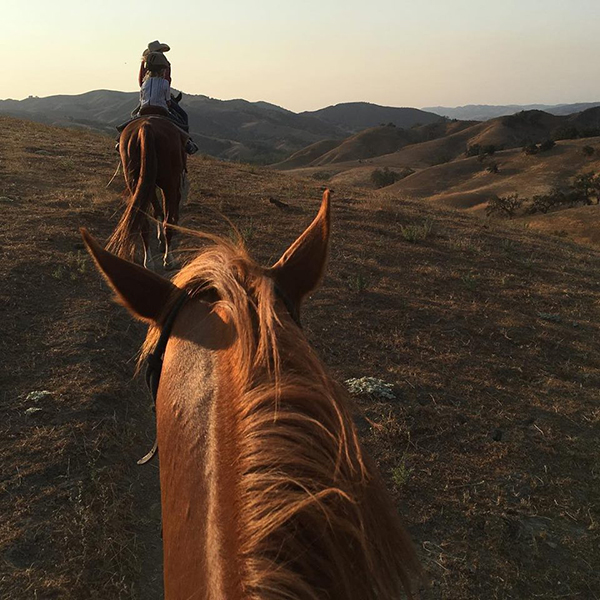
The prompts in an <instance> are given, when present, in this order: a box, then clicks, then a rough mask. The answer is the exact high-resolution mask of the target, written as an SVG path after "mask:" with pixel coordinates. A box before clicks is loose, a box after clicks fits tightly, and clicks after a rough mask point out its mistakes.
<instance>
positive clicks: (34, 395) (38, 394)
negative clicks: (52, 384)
mask: <svg viewBox="0 0 600 600" xmlns="http://www.w3.org/2000/svg"><path fill="white" fill-rule="evenodd" d="M50 396H52V392H50V391H48V390H36V391H33V392H29V394H27V398H26V400H27V402H39V401H40V400H44V399H45V398H49V397H50ZM28 410H29V409H28ZM40 410H41V409H40Z"/></svg>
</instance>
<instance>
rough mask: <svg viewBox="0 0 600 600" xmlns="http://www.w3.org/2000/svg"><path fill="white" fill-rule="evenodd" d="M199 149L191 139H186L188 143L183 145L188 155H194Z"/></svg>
mask: <svg viewBox="0 0 600 600" xmlns="http://www.w3.org/2000/svg"><path fill="white" fill-rule="evenodd" d="M199 149H200V148H198V145H197V144H196V142H194V141H193V140H192V138H188V141H187V142H186V143H185V151H186V152H187V153H188V154H196V152H198V150H199Z"/></svg>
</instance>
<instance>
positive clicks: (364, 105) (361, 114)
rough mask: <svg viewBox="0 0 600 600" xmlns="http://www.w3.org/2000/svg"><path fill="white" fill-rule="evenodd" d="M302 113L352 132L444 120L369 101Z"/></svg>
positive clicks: (416, 110) (407, 126)
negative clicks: (379, 126)
mask: <svg viewBox="0 0 600 600" xmlns="http://www.w3.org/2000/svg"><path fill="white" fill-rule="evenodd" d="M301 114H302V115H306V116H312V117H316V118H318V119H319V120H321V121H324V122H325V123H330V124H331V125H334V126H336V127H339V128H341V129H343V130H345V131H347V132H351V133H356V132H358V131H361V130H362V129H367V128H369V127H376V126H378V125H382V124H383V125H386V124H388V123H391V124H393V125H395V126H396V127H401V128H404V129H408V128H410V127H413V126H414V125H426V124H429V123H437V122H439V121H442V120H443V118H442V117H440V115H437V114H433V113H431V112H427V111H424V110H419V109H418V108H395V107H391V106H379V105H377V104H371V103H369V102H344V103H341V104H336V105H335V106H328V107H327V108H321V109H320V110H315V111H307V112H303V113H301Z"/></svg>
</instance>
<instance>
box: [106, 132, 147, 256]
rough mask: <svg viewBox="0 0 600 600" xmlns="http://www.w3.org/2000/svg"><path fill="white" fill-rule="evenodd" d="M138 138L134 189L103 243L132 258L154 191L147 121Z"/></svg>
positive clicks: (124, 166)
mask: <svg viewBox="0 0 600 600" xmlns="http://www.w3.org/2000/svg"><path fill="white" fill-rule="evenodd" d="M137 137H138V139H137V150H138V151H139V165H140V171H139V176H138V179H137V182H136V187H135V192H134V193H133V195H132V196H131V197H130V198H129V201H128V202H127V207H126V208H125V212H124V213H123V216H122V217H121V220H120V221H119V224H118V225H117V227H116V229H115V230H114V232H113V234H112V235H111V236H110V239H109V240H108V244H107V246H106V248H107V250H109V251H111V252H114V253H115V254H117V255H118V256H120V257H121V258H125V259H127V260H131V261H133V260H134V258H135V246H136V240H137V236H138V235H140V234H141V232H142V226H143V224H144V221H145V219H147V216H148V209H149V208H150V205H151V204H152V203H153V200H154V195H155V194H156V177H157V172H158V160H157V157H156V140H155V138H154V133H153V131H152V129H151V127H150V126H149V125H148V124H146V123H144V124H142V125H141V127H140V129H139V131H138V136H137ZM124 163H125V161H124ZM127 168H128V165H126V164H123V170H124V171H125V170H126V169H127Z"/></svg>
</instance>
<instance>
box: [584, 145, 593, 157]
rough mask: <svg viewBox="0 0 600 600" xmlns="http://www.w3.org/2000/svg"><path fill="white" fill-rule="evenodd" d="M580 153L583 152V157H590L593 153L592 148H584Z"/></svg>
mask: <svg viewBox="0 0 600 600" xmlns="http://www.w3.org/2000/svg"><path fill="white" fill-rule="evenodd" d="M581 151H582V152H583V155H584V156H592V155H593V154H594V152H595V150H594V148H593V147H592V146H584V147H583V148H582V149H581Z"/></svg>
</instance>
